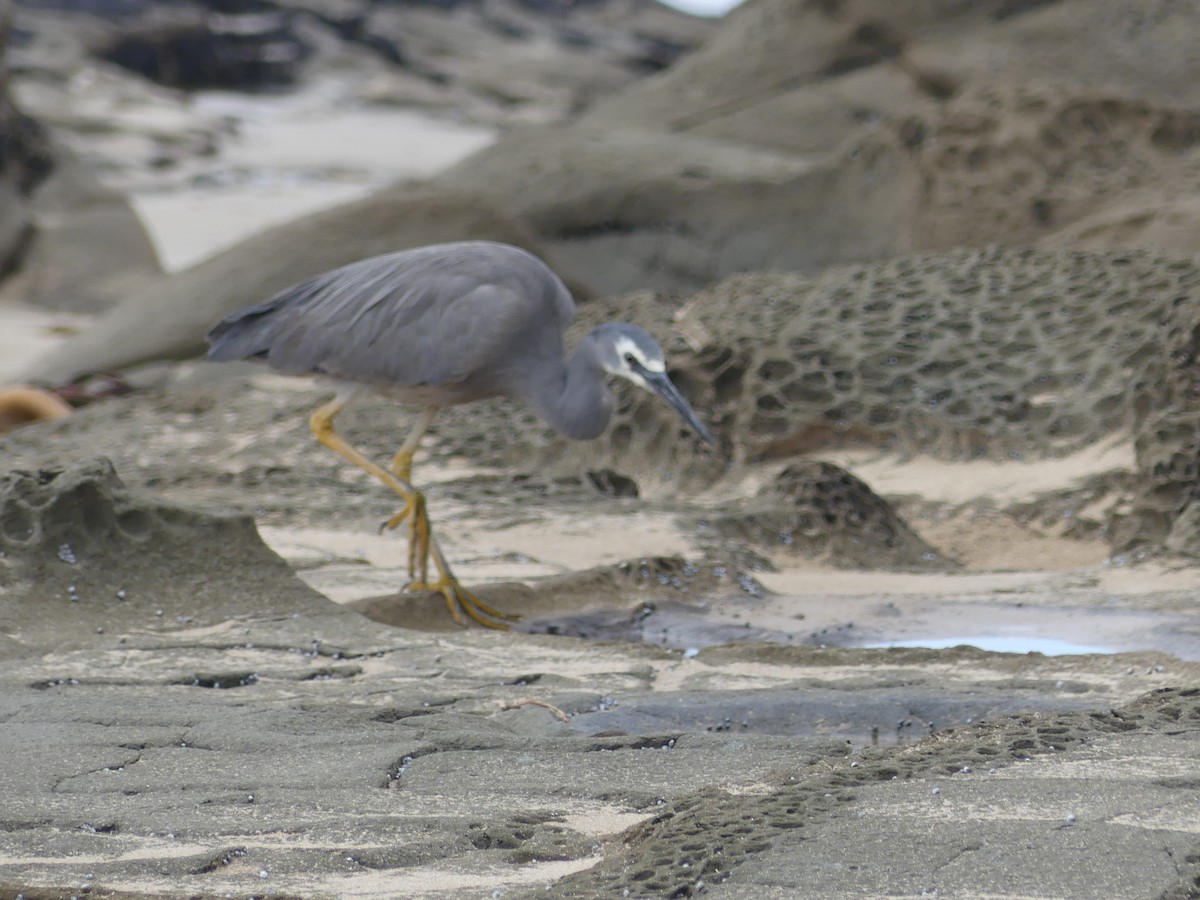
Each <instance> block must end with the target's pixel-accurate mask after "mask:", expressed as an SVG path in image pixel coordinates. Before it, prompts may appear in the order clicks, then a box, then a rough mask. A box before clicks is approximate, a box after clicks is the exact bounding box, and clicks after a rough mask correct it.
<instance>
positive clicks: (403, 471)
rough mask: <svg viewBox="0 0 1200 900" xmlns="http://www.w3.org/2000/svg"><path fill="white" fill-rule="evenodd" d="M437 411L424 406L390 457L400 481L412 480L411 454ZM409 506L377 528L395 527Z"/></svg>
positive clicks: (404, 517) (388, 528)
mask: <svg viewBox="0 0 1200 900" xmlns="http://www.w3.org/2000/svg"><path fill="white" fill-rule="evenodd" d="M437 411H438V407H436V406H427V407H425V409H424V410H423V411H422V412H421V418H419V419H418V420H417V424H416V425H414V426H413V428H412V431H410V432H409V433H408V437H406V438H405V439H404V443H403V444H401V445H400V449H399V450H397V451H396V455H395V456H393V457H392V471H393V472H395V473H396V477H397V478H399V479H400V480H401V481H404V482H409V481H412V461H413V454H415V453H416V452H417V445H418V444H420V443H421V438H423V437H424V436H425V432H426V431H427V430H428V429H429V423H430V422H432V421H433V417H434V416H436V415H437ZM409 507H410V505H409V504H407V503H406V504H405V505H404V509H402V510H400V512H398V513H396V515H394V516H392V517H391V518H390V519H388V520H387V521H386V522H384V523H383V524H382V525H381V526H379V530H380V531H384V530H385V529H386V530H388V531H391V530H392V529H393V528H396V527H397V526H398V525H399V524H400V523H401V522H403V521H404V520H405V519H406V518H408V516H409V513H410V508H409ZM410 574H411V573H410Z"/></svg>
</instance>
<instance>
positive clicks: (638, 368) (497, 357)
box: [208, 241, 715, 629]
mask: <svg viewBox="0 0 1200 900" xmlns="http://www.w3.org/2000/svg"><path fill="white" fill-rule="evenodd" d="M574 315H575V303H574V301H573V300H572V298H571V293H570V291H569V290H568V289H567V287H566V285H565V284H564V283H563V281H562V279H560V278H559V277H558V276H557V275H556V274H555V273H554V272H553V270H551V268H550V267H549V266H548V265H546V263H544V262H543V261H542V260H541V259H539V258H538V257H536V256H534V255H533V254H531V253H529V252H527V251H525V250H522V249H520V248H519V247H514V246H511V245H508V244H500V243H493V242H490V241H459V242H454V243H447V244H434V245H430V246H427V247H418V248H415V249H410V250H401V251H399V252H395V253H388V254H384V255H382V256H374V257H371V258H369V259H363V260H359V261H358V262H354V263H350V264H349V265H346V266H342V267H341V268H338V269H333V270H331V271H328V272H325V273H323V274H320V275H317V276H315V277H313V278H309V279H308V280H307V281H302V282H300V283H299V284H296V285H293V286H292V287H289V288H286V289H285V290H283V291H280V292H279V293H278V294H276V295H275V296H273V297H271V298H270V299H269V300H266V301H264V302H262V303H259V304H257V305H255V306H250V307H247V308H245V309H242V310H240V311H238V312H235V313H232V314H230V315H229V316H226V317H225V318H224V319H222V320H221V322H219V323H218V324H217V325H215V326H214V327H213V328H212V329H211V330H210V331H209V332H208V341H209V344H210V347H209V351H208V359H210V360H215V361H227V360H238V359H248V360H260V361H263V362H265V363H266V364H267V366H269V367H270V368H271V369H273V370H275V371H277V372H280V373H282V374H285V375H309V376H312V375H315V376H320V377H322V378H324V379H327V380H329V381H332V382H333V383H334V385H335V387H336V396H335V397H334V398H333V400H331V401H329V402H328V403H326V404H324V405H323V406H321V407H320V408H319V409H317V410H316V411H315V412H313V413H312V415H311V417H310V418H309V427H310V428H311V430H312V433H313V435H314V436H315V437H316V439H317V440H318V441H319V442H320V443H321V444H323V445H324V446H325V447H327V448H328V449H330V450H332V451H333V452H334V453H337V454H338V455H339V456H341V457H342V458H343V459H345V460H347V461H348V462H350V463H352V464H353V465H355V466H357V467H358V468H360V469H363V470H364V471H366V472H369V473H370V474H371V475H373V476H374V477H375V478H377V479H379V481H381V482H383V484H385V485H386V486H387V487H389V488H390V489H391V490H392V491H394V492H395V493H396V494H397V495H398V496H399V497H400V498H401V500H402V501H403V506H402V507H401V509H400V511H399V512H397V513H396V514H395V515H394V516H392V517H391V518H390V519H388V520H387V521H386V522H384V523H383V524H382V526H380V530H381V531H382V530H385V529H387V530H392V529H395V528H397V527H399V526H400V525H401V524H404V523H407V525H408V577H409V583H408V584H407V586H406V589H407V590H428V591H434V592H436V593H439V594H441V595H442V596H443V597H444V598H445V600H446V603H447V605H448V606H449V609H450V613H451V614H452V615H453V617H454V619H455V620H456V621H457V622H458V623H459V624H460V625H465V624H466V618H464V613H465V615H466V616H469V617H470V618H471V619H473V620H475V621H476V622H478V623H479V624H481V625H484V626H487V627H491V628H501V629H503V628H507V627H508V624H507V623H509V622H511V621H513V620H515V619H516V618H517V616H514V615H510V614H508V613H503V612H501V611H499V610H497V609H494V608H493V607H491V606H489V605H488V604H487V603H485V602H484V601H483V600H481V599H480V598H479V597H477V596H476V595H475V594H474V593H472V592H471V591H470V590H468V589H467V588H465V587H464V586H463V585H461V584H460V583H459V581H458V579H457V578H455V576H454V574H453V572H452V571H451V569H450V566H449V564H448V563H447V561H446V557H445V554H444V553H443V552H442V549H441V548H440V547H439V545H438V542H437V540H436V539H435V537H434V535H433V530H432V527H431V525H430V520H429V514H428V511H427V509H426V503H425V497H424V495H423V494H422V493H421V492H420V491H418V490H417V489H416V488H415V487H413V484H412V464H413V455H414V453H415V452H416V450H417V446H418V444H419V443H420V441H421V438H422V437H423V436H424V434H425V433H426V431H427V430H428V428H429V426H430V424H431V423H432V422H433V419H434V417H435V416H436V415H437V412H438V410H439V409H441V408H442V407H444V406H451V405H455V404H461V403H471V402H474V401H476V400H483V399H487V398H490V397H510V398H513V399H515V400H518V401H521V402H523V403H525V404H526V405H527V406H528V407H530V408H531V409H532V410H533V412H534V413H536V414H537V415H538V416H539V417H540V418H541V419H542V420H543V421H545V422H546V423H547V424H549V425H550V426H552V427H553V428H554V429H555V430H557V431H558V432H559V433H561V434H563V435H565V436H566V437H568V438H572V439H575V440H590V439H592V438H595V437H598V436H599V435H600V434H601V433H602V432H603V431H604V429H605V427H606V426H607V425H608V423H609V420H610V418H611V417H612V411H613V405H614V397H613V393H612V390H611V388H610V386H609V383H608V376H616V377H619V378H624V379H626V380H628V381H631V382H633V383H634V384H636V385H637V386H638V387H641V388H643V389H645V390H647V391H650V392H651V393H653V394H657V395H658V396H659V397H661V398H662V399H663V400H665V401H666V403H667V404H668V405H669V406H670V407H671V408H672V409H674V410H675V411H676V412H677V413H678V414H679V416H680V417H681V418H682V419H683V421H684V422H685V423H686V424H687V425H688V426H689V427H690V428H691V429H692V431H694V432H695V433H696V434H697V435H698V436H699V437H700V438H701V439H702V440H703V441H705V442H706V443H708V444H710V445H711V444H715V441H714V439H713V436H712V434H710V433H709V430H708V429H707V428H706V427H705V426H704V424H703V422H701V421H700V418H699V416H697V415H696V412H695V411H694V410H693V409H692V407H691V406H690V405H689V404H688V402H687V400H686V399H685V398H684V396H683V394H682V393H680V391H679V389H678V388H677V387H676V386H675V384H674V383H673V382H672V381H671V379H670V378H669V377H668V376H667V369H666V361H665V359H664V355H663V351H662V348H661V347H660V346H659V344H658V342H657V341H655V339H654V338H653V337H651V335H650V334H649V333H648V332H646V331H645V330H644V329H642V328H639V327H638V326H636V325H630V324H626V323H624V322H610V323H607V324H604V325H600V326H599V327H597V328H594V329H592V330H591V331H590V332H589V333H588V334H587V335H586V336H585V337H584V338H583V339H582V340H581V341H580V342H579V343H578V345H577V346H576V347H575V350H574V352H573V353H572V354H571V355H570V356H569V357H568V355H567V349H566V340H565V333H566V329H567V326H568V325H570V324H571V320H572V319H573V318H574ZM368 391H375V392H379V393H382V394H384V395H387V396H390V397H392V398H394V399H396V400H399V401H400V402H401V403H405V404H410V405H415V406H418V407H420V408H421V412H420V414H419V416H418V417H417V420H416V422H415V424H414V425H413V427H412V429H411V431H409V433H408V436H407V437H406V438H405V440H404V442H403V443H402V444H401V445H400V448H399V450H397V451H396V453H395V455H394V456H393V457H392V460H391V466H390V469H385V468H383V467H382V466H380V465H377V464H376V463H374V462H372V461H371V460H369V459H367V457H366V456H364V455H363V454H362V453H360V452H359V451H358V450H356V449H355V448H354V447H352V446H351V445H350V444H349V443H347V442H346V440H345V439H344V438H343V437H342V436H341V435H340V434H338V432H337V431H336V430H335V429H334V426H333V422H334V419H335V417H336V416H337V415H338V413H340V412H341V411H342V410H343V409H344V408H345V407H346V406H347V404H349V403H350V402H351V401H353V400H354V399H355V398H356V397H359V396H361V395H362V394H363V393H364V392H368ZM430 559H432V561H433V564H434V567H435V568H436V571H437V577H436V579H433V580H430V577H429V561H430Z"/></svg>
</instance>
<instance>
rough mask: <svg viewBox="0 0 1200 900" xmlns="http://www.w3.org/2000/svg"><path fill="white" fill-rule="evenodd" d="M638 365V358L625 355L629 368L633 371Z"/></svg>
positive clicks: (630, 354)
mask: <svg viewBox="0 0 1200 900" xmlns="http://www.w3.org/2000/svg"><path fill="white" fill-rule="evenodd" d="M637 364H638V361H637V357H636V356H634V355H633V354H632V353H626V354H625V365H627V366H629V368H631V369H632V368H633V367H634V366H636V365H637Z"/></svg>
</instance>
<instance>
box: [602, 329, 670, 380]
mask: <svg viewBox="0 0 1200 900" xmlns="http://www.w3.org/2000/svg"><path fill="white" fill-rule="evenodd" d="M613 347H614V349H615V350H616V351H617V359H619V360H621V363H622V366H621V368H620V369H619V370H617V371H616V372H614V373H613V374H614V375H620V376H621V377H623V378H628V379H629V380H630V381H632V382H634V383H635V384H640V385H642V386H643V387H645V384H644V382H643V380H642V378H641V377H639V376H638V374H637V373H636V372H632V371H630V370H629V369H628V368H627V367H626V364H625V362H624V360H625V357H626V356H627V355H628V356H632V357H633V358H634V359H636V360H637V361H638V364H639V365H641V367H642V368H643V369H645V370H646V371H647V372H665V371H667V366H666V363H665V362H664V361H663V360H661V359H647V358H646V356H645V354H643V353H642V349H641V348H640V347H639V346H638V345H637V344H635V343H634V342H633V341H631V340H630V339H629V338H627V337H622V338H618V339H617V341H616V342H615V343H614V345H613Z"/></svg>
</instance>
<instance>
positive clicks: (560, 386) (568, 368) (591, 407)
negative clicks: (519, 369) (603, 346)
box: [536, 335, 613, 441]
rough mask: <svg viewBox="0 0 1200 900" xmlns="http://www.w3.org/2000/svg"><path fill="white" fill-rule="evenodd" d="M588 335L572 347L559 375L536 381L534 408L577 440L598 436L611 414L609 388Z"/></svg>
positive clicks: (568, 435)
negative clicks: (573, 348) (538, 382)
mask: <svg viewBox="0 0 1200 900" xmlns="http://www.w3.org/2000/svg"><path fill="white" fill-rule="evenodd" d="M590 337H591V336H590V335H589V336H588V337H585V338H584V339H583V340H582V341H581V342H580V344H579V346H578V347H576V348H575V352H574V353H573V354H571V358H570V360H568V361H567V364H566V365H565V366H564V367H563V370H562V374H561V375H560V377H559V378H547V379H545V380H544V381H542V382H541V384H540V385H539V387H540V388H541V390H540V392H539V393H540V396H539V397H538V403H537V409H536V412H537V413H538V414H539V415H540V416H541V417H542V418H543V419H545V420H546V422H548V423H549V424H550V425H551V426H553V427H554V429H555V430H556V431H559V432H561V433H562V434H564V435H566V436H567V437H569V438H571V439H572V440H576V441H587V440H591V439H592V438H594V437H598V436H599V434H600V433H601V432H602V431H604V429H605V428H606V427H607V426H608V420H609V418H611V416H612V408H613V395H612V391H610V390H609V388H608V385H607V384H605V381H604V378H605V372H604V367H603V366H602V365H601V364H600V354H599V353H598V352H597V349H596V345H595V343H594V342H593V341H592V340H591V339H590Z"/></svg>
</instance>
